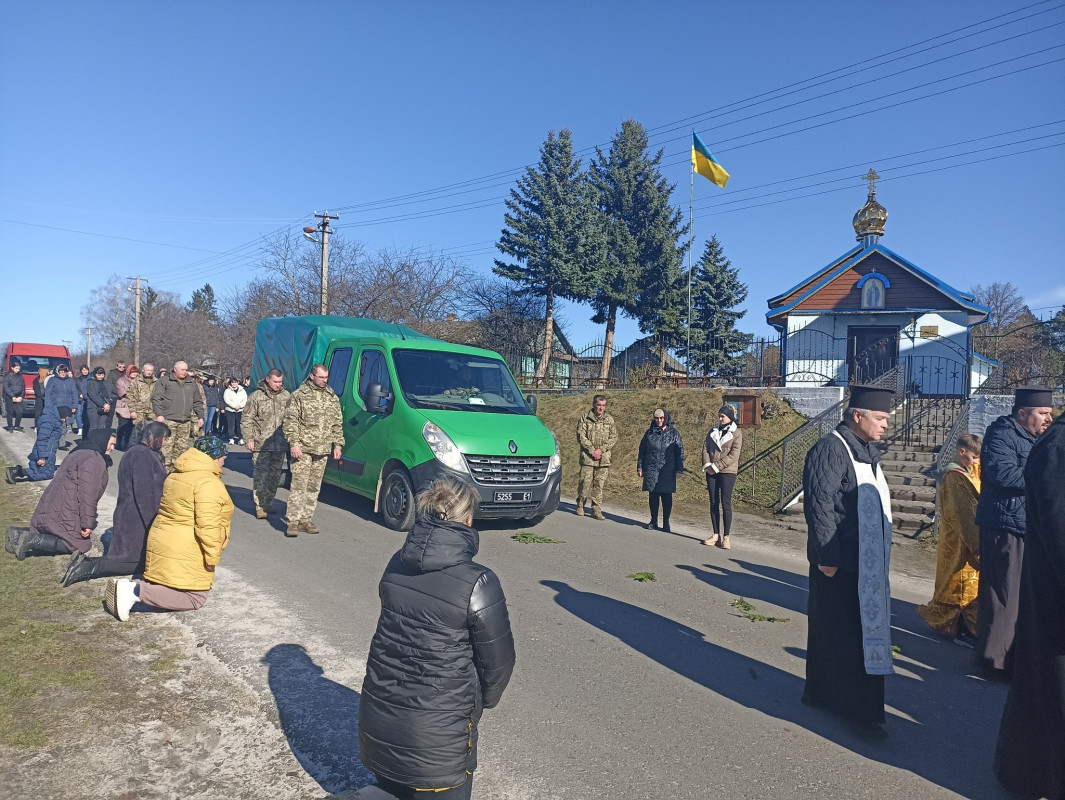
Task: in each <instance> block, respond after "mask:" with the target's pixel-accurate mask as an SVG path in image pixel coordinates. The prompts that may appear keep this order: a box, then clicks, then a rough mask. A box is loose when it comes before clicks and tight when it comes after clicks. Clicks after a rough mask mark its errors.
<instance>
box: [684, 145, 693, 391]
mask: <svg viewBox="0 0 1065 800" xmlns="http://www.w3.org/2000/svg"><path fill="white" fill-rule="evenodd" d="M694 210H695V164H692V174H691V194H690V195H689V196H688V324H687V325H686V326H685V327H686V328H687V329H688V347H687V349H686V350H685V355H686V356H687V361H688V364H687V367H688V385H689V386H691V379H692V246H693V244H694V240H695V230H694V228H693V227H692V226H693V224H694V222H695V220H694V216H693V215H694Z"/></svg>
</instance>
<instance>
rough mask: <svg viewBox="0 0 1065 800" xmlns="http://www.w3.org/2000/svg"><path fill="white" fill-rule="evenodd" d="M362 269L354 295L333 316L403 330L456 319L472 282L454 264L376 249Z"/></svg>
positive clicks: (453, 261) (440, 257)
mask: <svg viewBox="0 0 1065 800" xmlns="http://www.w3.org/2000/svg"><path fill="white" fill-rule="evenodd" d="M330 263H332V262H331V261H330ZM363 266H364V269H363V270H362V274H361V275H360V279H359V280H358V281H357V282H356V284H355V287H354V288H355V291H354V292H352V293H351V295H350V297H349V299H348V301H347V303H346V304H345V305H339V304H338V306H337V309H338V311H339V310H341V309H345V312H344V313H347V314H348V315H349V316H353V317H370V318H372V319H379V320H384V321H385V322H396V323H400V324H405V325H413V324H416V323H419V322H431V321H434V320H441V319H444V318H445V317H447V315H448V314H456V315H461V314H462V313H463V311H464V307H465V302H466V300H465V294H466V290H467V288H468V286H469V283H470V282H471V281H472V280H473V278H472V275H471V273H470V271H469V269H468V268H467V267H466V265H465V264H463V263H462V262H460V261H458V260H457V259H454V258H451V257H450V256H445V255H442V254H440V253H435V252H432V251H429V252H424V253H419V252H418V251H416V250H414V249H413V248H411V249H408V250H406V251H401V250H397V249H390V250H380V251H378V253H377V254H376V255H375V256H373V257H372V258H370V259H367V260H366V261H365V262H364V265H363ZM330 270H332V267H330ZM345 306H346V308H345Z"/></svg>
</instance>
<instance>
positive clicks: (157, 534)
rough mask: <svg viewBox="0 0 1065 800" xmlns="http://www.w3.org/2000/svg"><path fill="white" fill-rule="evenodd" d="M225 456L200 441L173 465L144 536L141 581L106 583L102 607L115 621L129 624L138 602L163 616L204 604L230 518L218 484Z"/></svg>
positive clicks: (220, 447)
mask: <svg viewBox="0 0 1065 800" xmlns="http://www.w3.org/2000/svg"><path fill="white" fill-rule="evenodd" d="M226 454H227V450H226V446H225V445H224V444H223V443H222V440H221V439H219V438H218V437H216V436H201V437H200V438H199V439H197V440H196V442H195V444H193V446H192V449H190V450H186V451H185V452H184V453H182V454H181V455H180V456H179V457H178V459H177V461H175V462H174V472H173V474H171V475H170V476H169V477H168V478H167V479H166V482H165V483H164V484H163V499H162V501H161V502H160V503H159V514H158V515H157V516H156V518H155V521H154V522H153V523H152V528H151V530H150V531H149V532H148V549H147V555H146V557H145V563H144V579H143V580H130V579H129V578H112V579H111V580H110V581H108V584H107V594H106V595H105V597H104V604H105V605H106V606H107V610H108V611H110V612H111V613H112V614H114V615H115V616H116V617H118V619H120V620H122V621H123V622H125V621H126V620H127V619H129V612H130V609H132V608H133V605H134V604H135V603H138V602H140V603H144V604H146V605H149V606H153V607H155V608H161V609H164V610H166V611H195V610H197V609H199V608H202V607H203V604H204V603H206V602H207V593H208V592H209V591H210V590H211V586H212V585H213V584H214V568H215V567H216V566H217V565H218V562H219V560H220V559H221V557H222V551H223V550H224V549H225V547H226V545H227V544H229V523H230V520H231V519H232V518H233V501H231V500H230V499H229V492H227V491H226V487H225V484H223V483H222V466H223V465H224V464H225V461H226Z"/></svg>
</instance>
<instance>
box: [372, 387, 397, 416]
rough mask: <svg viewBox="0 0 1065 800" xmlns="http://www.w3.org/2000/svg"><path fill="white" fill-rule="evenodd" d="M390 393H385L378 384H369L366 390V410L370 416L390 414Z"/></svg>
mask: <svg viewBox="0 0 1065 800" xmlns="http://www.w3.org/2000/svg"><path fill="white" fill-rule="evenodd" d="M393 399H394V395H393V394H392V392H386V391H385V390H384V389H382V388H381V384H379V383H371V384H370V386H369V388H368V389H367V390H366V410H367V411H369V412H370V413H371V414H381V415H382V416H383V415H385V414H390V413H391V412H392V401H393Z"/></svg>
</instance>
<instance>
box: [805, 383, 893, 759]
mask: <svg viewBox="0 0 1065 800" xmlns="http://www.w3.org/2000/svg"><path fill="white" fill-rule="evenodd" d="M891 398H892V393H891V390H890V389H881V388H879V387H871V386H852V387H851V398H850V406H849V408H848V409H847V410H846V412H844V415H843V422H841V423H840V425H839V426H838V427H837V428H836V430H835V431H833V432H832V433H830V434H828V435H827V436H824V437H822V438H821V439H820V441H818V442H817V444H815V445H814V446H813V447H812V448H811V449H810V452H809V453H808V454H807V456H806V464H805V466H804V468H803V475H802V486H803V510H804V512H805V515H806V525H807V528H808V531H809V533H808V538H807V546H806V553H807V558H808V560H809V562H810V594H809V600H808V603H809V605H808V611H807V617H808V625H809V631H808V637H807V646H806V687H805V690H804V692H803V696H802V701H803V703H805V704H806V705H810V706H815V707H818V708H825V709H827V710H829V711H832V712H834V713H836V714H838V715H840V716H842V717H844V718H845V719H847V720H848V721H849V722H850V723H851V724H852V725H854V726H855V728H856V730H857V732H858V733H859V734H860V735H862V736H864V737H866V738H873V739H879V738H883V737H885V736H886V735H887V733H886V731H885V730H884V728H883V723H884V676H885V675H890V674H892V672H893V671H894V668H893V667H892V663H891V606H890V603H891V598H890V593H891V592H890V585H889V583H888V571H889V567H890V564H889V560H890V554H891V499H890V493H889V490H888V486H887V481H886V480H885V478H884V472H883V470H882V469H880V466H879V464H880V451H879V450H878V449H877V447H876V445H875V444H874V443H875V442H878V441H880V438H881V437H882V436H883V435H884V432H885V431H886V430H887V425H888V415H889V412H890V410H891Z"/></svg>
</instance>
